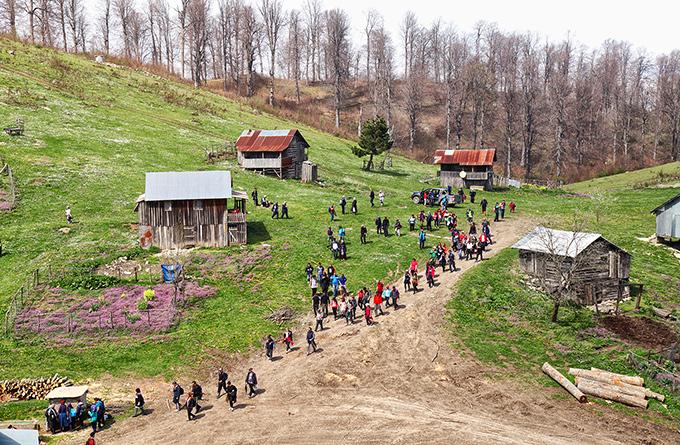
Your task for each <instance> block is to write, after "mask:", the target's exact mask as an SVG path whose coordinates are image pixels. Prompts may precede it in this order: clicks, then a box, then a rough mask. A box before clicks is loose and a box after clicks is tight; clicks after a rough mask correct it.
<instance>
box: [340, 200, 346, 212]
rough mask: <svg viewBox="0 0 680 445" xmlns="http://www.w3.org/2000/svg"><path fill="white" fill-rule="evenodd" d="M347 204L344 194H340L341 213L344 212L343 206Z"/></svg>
mask: <svg viewBox="0 0 680 445" xmlns="http://www.w3.org/2000/svg"><path fill="white" fill-rule="evenodd" d="M346 206H347V198H345V195H342V198H340V208H341V209H342V214H343V215H344V214H345V207H346Z"/></svg>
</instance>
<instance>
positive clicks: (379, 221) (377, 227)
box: [375, 216, 383, 235]
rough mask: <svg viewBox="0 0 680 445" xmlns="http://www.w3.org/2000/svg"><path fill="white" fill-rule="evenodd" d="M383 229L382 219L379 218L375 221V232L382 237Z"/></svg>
mask: <svg viewBox="0 0 680 445" xmlns="http://www.w3.org/2000/svg"><path fill="white" fill-rule="evenodd" d="M382 227H383V224H382V219H380V217H379V216H378V217H377V218H376V219H375V231H376V233H377V234H378V235H380V233H381V232H382Z"/></svg>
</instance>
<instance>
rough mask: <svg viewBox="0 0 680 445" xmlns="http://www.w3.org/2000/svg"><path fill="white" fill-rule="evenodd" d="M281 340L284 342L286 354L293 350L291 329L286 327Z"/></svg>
mask: <svg viewBox="0 0 680 445" xmlns="http://www.w3.org/2000/svg"><path fill="white" fill-rule="evenodd" d="M283 342H284V343H285V344H286V354H288V353H289V352H290V351H292V350H293V344H294V343H293V331H291V330H290V329H287V330H286V332H284V333H283Z"/></svg>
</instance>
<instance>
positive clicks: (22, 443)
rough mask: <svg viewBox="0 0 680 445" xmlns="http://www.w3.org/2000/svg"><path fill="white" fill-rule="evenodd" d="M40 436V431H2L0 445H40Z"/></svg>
mask: <svg viewBox="0 0 680 445" xmlns="http://www.w3.org/2000/svg"><path fill="white" fill-rule="evenodd" d="M38 436H39V434H38V430H19V429H14V428H12V429H2V430H0V445H38V444H39V443H40V438H39V437H38Z"/></svg>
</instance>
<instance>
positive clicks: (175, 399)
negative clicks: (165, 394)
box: [172, 382, 184, 411]
mask: <svg viewBox="0 0 680 445" xmlns="http://www.w3.org/2000/svg"><path fill="white" fill-rule="evenodd" d="M182 394H184V388H182V387H181V386H179V383H177V382H172V403H174V404H175V408H176V409H177V411H179V410H180V408H181V405H180V404H179V398H180V397H181V396H182Z"/></svg>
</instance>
